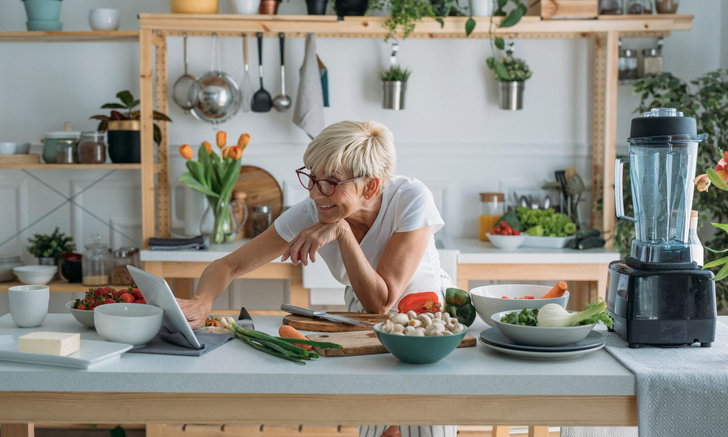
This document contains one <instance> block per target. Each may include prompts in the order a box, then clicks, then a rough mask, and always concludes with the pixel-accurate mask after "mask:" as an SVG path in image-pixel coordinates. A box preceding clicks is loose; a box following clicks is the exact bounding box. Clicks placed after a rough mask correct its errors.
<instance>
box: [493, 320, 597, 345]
mask: <svg viewBox="0 0 728 437" xmlns="http://www.w3.org/2000/svg"><path fill="white" fill-rule="evenodd" d="M512 312H514V311H502V312H500V313H495V314H493V315H492V316H491V320H492V321H493V323H495V325H496V326H497V327H498V329H499V330H500V332H501V333H502V334H503V335H505V336H506V337H508V338H509V339H510V340H511V341H513V342H515V343H518V344H523V345H526V346H566V345H567V344H573V343H576V342H579V341H581V340H584V339H585V338H586V336H587V335H589V333H590V332H591V330H592V328H594V325H582V326H567V327H563V328H552V327H544V326H523V325H512V324H510V323H503V322H501V321H500V319H501V317H503V316H505V315H506V314H509V313H512ZM516 312H520V311H516Z"/></svg>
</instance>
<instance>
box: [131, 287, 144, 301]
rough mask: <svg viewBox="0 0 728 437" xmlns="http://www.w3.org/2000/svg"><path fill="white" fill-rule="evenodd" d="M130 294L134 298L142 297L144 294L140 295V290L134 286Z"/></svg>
mask: <svg viewBox="0 0 728 437" xmlns="http://www.w3.org/2000/svg"><path fill="white" fill-rule="evenodd" d="M131 295H132V296H134V300H137V299H144V296H142V292H141V291H139V289H138V288H135V289H133V290H132V291H131Z"/></svg>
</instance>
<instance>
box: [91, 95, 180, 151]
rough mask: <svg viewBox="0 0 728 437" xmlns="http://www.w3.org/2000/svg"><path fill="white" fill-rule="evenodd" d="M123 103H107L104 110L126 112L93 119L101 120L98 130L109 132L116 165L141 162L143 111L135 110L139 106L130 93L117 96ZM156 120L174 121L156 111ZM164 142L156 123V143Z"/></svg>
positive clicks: (112, 112) (110, 148) (113, 112)
mask: <svg viewBox="0 0 728 437" xmlns="http://www.w3.org/2000/svg"><path fill="white" fill-rule="evenodd" d="M116 97H117V98H118V99H119V100H120V101H121V103H106V104H105V105H103V106H102V107H101V108H102V109H123V110H125V112H119V111H111V114H110V115H108V116H107V115H94V116H92V117H91V118H93V119H96V120H100V121H101V122H100V123H99V127H98V130H99V131H101V132H103V131H107V130H108V131H109V157H111V161H113V162H116V163H139V162H141V122H140V117H141V111H138V110H134V108H136V107H137V106H139V100H135V99H134V96H133V95H132V93H130V92H129V91H121V92H120V93H118V94H117V95H116ZM154 119H155V120H161V121H172V119H171V118H169V117H167V116H166V115H165V114H162V113H161V112H158V111H154ZM161 141H162V131H161V130H160V129H159V126H157V123H154V142H155V143H157V144H159V143H160V142H161Z"/></svg>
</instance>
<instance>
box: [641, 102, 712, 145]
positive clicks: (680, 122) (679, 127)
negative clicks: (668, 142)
mask: <svg viewBox="0 0 728 437" xmlns="http://www.w3.org/2000/svg"><path fill="white" fill-rule="evenodd" d="M676 135H680V136H686V137H690V140H691V141H702V140H703V139H704V137H703V135H700V136H698V128H697V125H696V123H695V119H694V118H692V117H684V116H683V113H682V112H680V111H678V110H677V109H675V108H653V109H652V110H650V112H645V113H644V114H643V116H642V117H637V118H633V119H632V126H631V128H630V131H629V139H632V138H642V137H658V136H659V137H666V136H676ZM686 139H687V138H686Z"/></svg>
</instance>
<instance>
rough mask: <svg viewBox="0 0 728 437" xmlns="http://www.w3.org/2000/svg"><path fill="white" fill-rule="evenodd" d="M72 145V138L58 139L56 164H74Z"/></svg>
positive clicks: (73, 142) (73, 143)
mask: <svg viewBox="0 0 728 437" xmlns="http://www.w3.org/2000/svg"><path fill="white" fill-rule="evenodd" d="M74 145H75V141H73V140H58V145H57V146H56V164H74V163H75V162H76V157H75V155H76V153H75V151H74Z"/></svg>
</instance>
